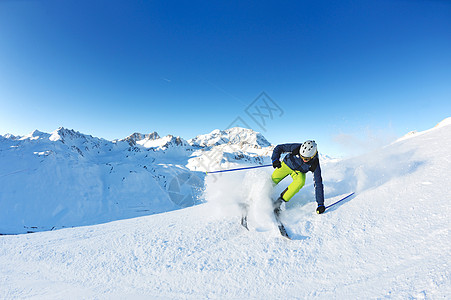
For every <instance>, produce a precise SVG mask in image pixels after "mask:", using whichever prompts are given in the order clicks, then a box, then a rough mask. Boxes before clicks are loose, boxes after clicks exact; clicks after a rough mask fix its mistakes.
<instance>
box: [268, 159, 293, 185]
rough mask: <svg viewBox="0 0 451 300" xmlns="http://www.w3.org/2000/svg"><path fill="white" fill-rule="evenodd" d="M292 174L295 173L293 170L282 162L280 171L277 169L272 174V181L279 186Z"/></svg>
mask: <svg viewBox="0 0 451 300" xmlns="http://www.w3.org/2000/svg"><path fill="white" fill-rule="evenodd" d="M291 173H293V170H291V169H290V168H289V167H288V166H287V165H286V164H285V163H284V162H282V166H281V167H280V168H278V169H275V170H274V172H273V173H272V175H271V179H272V181H273V182H274V184H278V183H279V182H280V181H282V179H284V178H285V177H287V176H288V175H290V174H291Z"/></svg>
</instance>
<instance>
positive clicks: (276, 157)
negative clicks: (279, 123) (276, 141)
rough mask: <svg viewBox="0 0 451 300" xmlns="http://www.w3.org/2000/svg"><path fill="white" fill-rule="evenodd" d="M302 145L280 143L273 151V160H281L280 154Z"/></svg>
mask: <svg viewBox="0 0 451 300" xmlns="http://www.w3.org/2000/svg"><path fill="white" fill-rule="evenodd" d="M300 145H301V144H280V145H277V146H276V147H275V148H274V150H273V152H272V156H271V160H272V162H274V161H276V160H280V155H281V154H282V153H286V152H292V151H293V150H295V149H296V148H297V147H300Z"/></svg>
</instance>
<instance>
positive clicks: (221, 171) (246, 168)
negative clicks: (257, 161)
mask: <svg viewBox="0 0 451 300" xmlns="http://www.w3.org/2000/svg"><path fill="white" fill-rule="evenodd" d="M271 166H272V165H263V166H254V167H245V168H237V169H228V170H219V171H211V172H208V171H206V172H205V173H206V174H207V175H208V174H213V173H223V172H232V171H240V170H248V169H255V168H264V167H271Z"/></svg>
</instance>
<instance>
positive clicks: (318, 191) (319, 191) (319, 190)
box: [313, 161, 324, 206]
mask: <svg viewBox="0 0 451 300" xmlns="http://www.w3.org/2000/svg"><path fill="white" fill-rule="evenodd" d="M313 181H314V184H315V196H316V202H317V203H318V206H319V205H324V187H323V178H322V177H321V167H320V166H319V161H318V165H317V166H316V169H315V171H314V172H313Z"/></svg>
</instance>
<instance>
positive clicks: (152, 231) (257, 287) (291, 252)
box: [0, 124, 451, 299]
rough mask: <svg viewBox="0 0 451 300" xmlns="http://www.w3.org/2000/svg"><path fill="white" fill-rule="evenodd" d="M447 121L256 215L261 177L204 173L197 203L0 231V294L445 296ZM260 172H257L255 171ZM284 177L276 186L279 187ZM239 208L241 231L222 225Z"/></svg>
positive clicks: (339, 165)
mask: <svg viewBox="0 0 451 300" xmlns="http://www.w3.org/2000/svg"><path fill="white" fill-rule="evenodd" d="M450 149H451V126H450V125H449V124H442V125H441V126H438V127H436V128H434V129H431V130H428V131H427V132H423V133H421V134H420V135H414V136H411V137H410V138H408V139H403V140H400V141H398V142H395V143H393V144H392V145H389V146H386V147H384V148H382V149H379V150H377V151H374V152H373V153H370V154H368V155H364V156H360V157H356V158H352V159H349V160H344V161H339V162H328V163H325V164H323V177H324V182H325V187H326V196H328V197H331V198H328V199H327V201H326V202H327V203H326V204H330V203H332V202H334V201H335V200H338V199H339V197H340V195H342V194H345V193H347V192H349V191H352V190H356V191H357V194H356V196H355V197H352V198H350V199H349V200H347V201H344V202H342V203H340V204H339V205H336V206H334V207H332V208H331V209H329V210H328V211H326V213H324V214H323V215H316V214H315V213H314V210H315V207H316V205H315V203H314V202H312V192H313V187H312V185H311V178H308V184H307V185H306V186H305V187H304V189H303V190H301V192H300V193H299V194H298V195H297V196H295V197H294V198H293V199H292V200H291V201H290V203H289V205H287V210H286V211H285V212H284V216H283V219H284V222H285V224H286V227H287V229H288V231H289V233H290V234H291V236H292V237H293V240H292V241H290V240H287V239H284V238H282V237H280V236H279V234H278V232H277V229H276V228H275V226H274V224H273V223H272V220H271V219H270V218H269V214H268V212H267V210H266V209H265V208H267V207H268V205H269V204H268V202H269V197H271V196H273V195H275V194H277V193H278V192H279V189H282V188H283V183H281V185H282V186H280V187H277V188H276V189H274V190H273V189H272V188H271V187H270V186H268V182H269V181H268V178H267V177H268V176H269V174H270V171H271V170H267V169H259V170H253V171H249V172H245V173H235V174H234V175H232V174H229V175H224V176H220V177H216V178H213V177H211V176H208V177H207V186H206V193H205V197H206V200H207V203H206V204H202V205H198V206H194V207H190V208H185V209H182V210H177V211H172V212H167V213H162V214H158V215H152V216H145V217H139V218H134V219H129V220H121V221H115V222H111V223H107V224H101V225H95V226H86V227H78V228H67V229H62V230H57V231H49V232H40V233H35V234H28V235H17V236H0V298H1V299H16V298H32V299H34V298H37V299H43V298H45V299H61V298H73V299H80V298H90V299H92V298H94V299H136V298H138V299H139V298H144V299H148V298H151V299H168V298H177V299H180V298H181V299H202V298H214V299H224V298H227V299H262V298H267V299H305V298H318V299H376V298H378V299H382V298H387V299H447V298H449V295H451V273H450V263H451V259H450V258H451V243H450V240H451V239H450V228H451V223H450V220H451V218H450V204H451V196H450V195H451V190H450V185H449V177H450V169H451V151H450ZM265 175H268V176H265ZM288 183H289V180H288V181H287V182H285V184H288ZM239 201H246V202H248V203H249V204H250V206H251V212H250V225H251V228H250V229H251V230H250V231H246V230H244V229H243V228H242V227H241V226H240V225H239V224H238V222H239V218H238V216H236V213H237V212H238V211H239V210H238V203H239Z"/></svg>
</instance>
